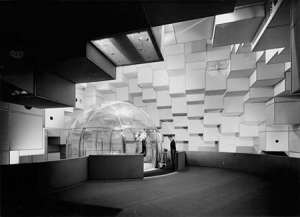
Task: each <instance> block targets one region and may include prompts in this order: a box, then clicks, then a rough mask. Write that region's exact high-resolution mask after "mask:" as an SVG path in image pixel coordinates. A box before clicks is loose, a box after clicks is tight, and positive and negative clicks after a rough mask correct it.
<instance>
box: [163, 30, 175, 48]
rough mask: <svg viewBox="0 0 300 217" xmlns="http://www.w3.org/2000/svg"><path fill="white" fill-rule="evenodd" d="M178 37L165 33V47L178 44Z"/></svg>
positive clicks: (172, 33)
mask: <svg viewBox="0 0 300 217" xmlns="http://www.w3.org/2000/svg"><path fill="white" fill-rule="evenodd" d="M176 43H177V42H176V37H175V33H174V32H167V33H165V45H171V44H176Z"/></svg>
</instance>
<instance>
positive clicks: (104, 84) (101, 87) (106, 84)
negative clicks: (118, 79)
mask: <svg viewBox="0 0 300 217" xmlns="http://www.w3.org/2000/svg"><path fill="white" fill-rule="evenodd" d="M94 85H95V86H96V89H97V90H98V91H99V92H100V93H103V94H107V93H115V92H116V88H115V87H114V86H112V85H111V84H110V81H100V82H95V83H94Z"/></svg>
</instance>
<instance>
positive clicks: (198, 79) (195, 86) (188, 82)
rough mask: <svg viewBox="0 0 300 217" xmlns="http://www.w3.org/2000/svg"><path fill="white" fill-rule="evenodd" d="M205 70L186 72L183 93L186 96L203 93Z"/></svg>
mask: <svg viewBox="0 0 300 217" xmlns="http://www.w3.org/2000/svg"><path fill="white" fill-rule="evenodd" d="M204 90H205V69H197V70H187V71H186V76H185V92H186V93H187V94H199V93H204Z"/></svg>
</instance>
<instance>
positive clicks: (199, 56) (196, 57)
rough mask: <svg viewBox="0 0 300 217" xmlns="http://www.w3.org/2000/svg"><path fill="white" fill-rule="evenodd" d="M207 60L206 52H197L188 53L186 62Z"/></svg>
mask: <svg viewBox="0 0 300 217" xmlns="http://www.w3.org/2000/svg"><path fill="white" fill-rule="evenodd" d="M205 60H206V52H197V53H186V54H185V62H186V63H192V62H203V61H205Z"/></svg>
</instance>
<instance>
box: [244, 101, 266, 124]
mask: <svg viewBox="0 0 300 217" xmlns="http://www.w3.org/2000/svg"><path fill="white" fill-rule="evenodd" d="M265 110H266V105H265V103H245V104H244V113H243V114H242V115H241V116H240V123H244V122H252V123H261V122H265V121H266V113H265Z"/></svg>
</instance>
